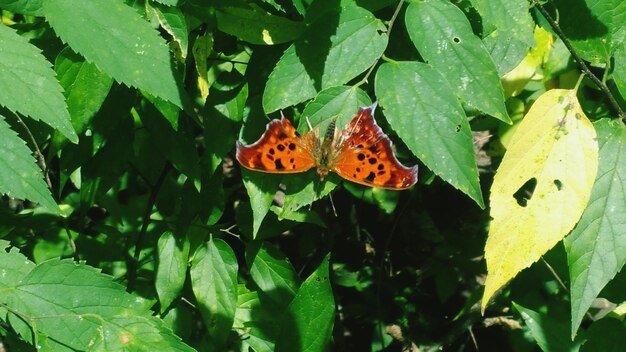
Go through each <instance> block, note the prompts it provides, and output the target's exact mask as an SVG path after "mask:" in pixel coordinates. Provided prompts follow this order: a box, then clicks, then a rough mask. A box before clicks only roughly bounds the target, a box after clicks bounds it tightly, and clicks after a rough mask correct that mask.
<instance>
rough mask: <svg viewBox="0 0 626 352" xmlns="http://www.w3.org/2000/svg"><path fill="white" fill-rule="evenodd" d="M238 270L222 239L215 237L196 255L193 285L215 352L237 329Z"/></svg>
mask: <svg viewBox="0 0 626 352" xmlns="http://www.w3.org/2000/svg"><path fill="white" fill-rule="evenodd" d="M211 237H212V236H211ZM237 268H238V266H237V258H236V257H235V253H233V250H232V249H231V248H230V246H229V245H228V244H227V243H226V242H224V241H223V240H221V239H215V238H213V237H212V238H211V240H209V241H208V242H207V243H206V244H204V245H202V246H200V247H198V249H197V250H196V252H195V253H194V255H193V260H192V263H191V286H192V289H193V293H194V295H195V296H196V300H197V301H198V306H199V309H200V313H201V314H202V318H203V320H204V323H205V324H206V327H207V330H208V334H209V338H210V339H211V347H212V350H215V351H219V350H220V347H223V345H224V343H225V342H226V341H227V338H228V332H229V331H230V329H231V328H232V326H233V321H234V318H235V309H236V308H237Z"/></svg>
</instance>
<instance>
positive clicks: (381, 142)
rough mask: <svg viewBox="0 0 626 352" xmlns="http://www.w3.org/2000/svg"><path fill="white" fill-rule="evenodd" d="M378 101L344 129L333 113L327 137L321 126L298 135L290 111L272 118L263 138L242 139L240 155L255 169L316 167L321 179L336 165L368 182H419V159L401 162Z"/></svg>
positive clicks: (384, 185) (336, 168)
mask: <svg viewBox="0 0 626 352" xmlns="http://www.w3.org/2000/svg"><path fill="white" fill-rule="evenodd" d="M376 105H377V103H374V104H373V105H371V106H368V107H362V108H359V111H358V112H357V114H356V116H354V118H353V119H352V121H351V122H350V124H348V126H346V128H344V129H343V130H337V129H335V119H333V120H332V121H331V122H330V124H329V125H328V128H327V129H326V134H325V135H324V139H323V140H321V138H320V133H319V128H316V129H312V130H311V131H309V132H307V133H305V134H303V135H298V134H297V132H296V129H295V127H294V126H293V125H292V124H291V122H289V120H287V119H286V118H285V117H284V116H283V117H282V118H281V119H280V120H272V121H270V123H268V124H267V128H266V130H265V133H263V135H262V136H261V138H260V139H259V140H258V141H256V142H254V143H252V144H250V145H243V144H241V143H240V142H237V161H239V163H240V164H241V165H242V166H244V167H246V168H248V169H251V170H255V171H262V172H270V173H296V172H304V171H307V170H309V169H311V168H313V167H315V168H317V173H318V174H319V176H320V179H321V180H324V178H325V177H326V176H327V175H328V173H329V172H331V171H333V172H336V173H337V174H339V176H341V177H343V178H345V179H347V180H350V181H352V182H356V183H360V184H363V185H366V186H371V187H380V188H387V189H395V190H400V189H405V188H409V187H411V186H413V185H414V184H415V183H416V182H417V165H415V166H413V167H411V168H408V167H405V166H404V165H402V164H400V162H399V161H398V159H397V158H396V156H395V155H394V153H393V150H392V149H391V140H389V137H387V135H386V134H384V133H383V131H382V130H381V129H380V127H378V125H377V124H376V121H374V116H373V114H374V109H376Z"/></svg>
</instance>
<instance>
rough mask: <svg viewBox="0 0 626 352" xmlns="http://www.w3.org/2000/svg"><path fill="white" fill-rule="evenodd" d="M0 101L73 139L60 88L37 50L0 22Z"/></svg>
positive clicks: (73, 133) (74, 136)
mask: <svg viewBox="0 0 626 352" xmlns="http://www.w3.org/2000/svg"><path fill="white" fill-rule="evenodd" d="M0 42H1V43H2V45H0V92H2V94H0V105H2V106H4V107H6V108H7V109H9V110H11V111H13V112H16V113H19V114H23V115H26V116H29V117H31V118H33V119H35V120H41V121H43V122H45V123H46V124H48V125H50V126H51V127H52V128H54V129H56V130H59V132H61V133H63V135H64V136H65V137H67V139H69V140H70V141H72V142H74V143H76V142H78V136H77V135H76V132H75V131H74V128H73V127H72V123H71V119H70V115H69V113H68V112H67V105H66V104H65V98H64V97H63V89H62V88H61V86H60V85H59V82H58V81H57V79H56V77H55V74H54V71H53V70H52V68H51V67H50V66H51V65H50V63H49V62H48V61H46V58H45V57H44V56H43V55H42V54H41V51H40V50H39V49H38V48H37V47H35V46H33V45H31V44H30V43H28V40H26V38H24V37H22V36H20V35H18V34H17V33H15V31H13V29H11V28H9V27H7V26H5V25H2V24H0Z"/></svg>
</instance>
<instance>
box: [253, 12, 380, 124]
mask: <svg viewBox="0 0 626 352" xmlns="http://www.w3.org/2000/svg"><path fill="white" fill-rule="evenodd" d="M314 6H315V4H314ZM318 6H319V7H318V8H317V9H318V10H319V9H320V8H322V9H321V10H319V11H309V12H308V15H307V16H308V17H307V19H306V22H307V29H306V30H305V32H304V34H303V35H302V36H301V37H300V38H299V39H298V40H297V41H296V42H295V43H294V44H292V45H291V46H290V47H289V48H287V50H286V51H285V53H284V54H283V56H282V57H281V59H280V60H279V61H278V63H277V64H276V67H275V68H274V71H273V72H272V73H271V74H270V76H269V78H268V81H267V85H266V86H265V91H264V93H263V108H264V109H265V111H266V112H268V113H269V112H273V111H276V110H278V109H281V108H285V107H288V106H291V105H295V104H298V103H300V102H303V101H305V100H307V99H311V98H313V97H315V95H316V94H317V93H318V92H319V91H321V90H323V89H326V88H329V87H333V86H338V85H342V84H345V83H346V82H348V81H349V80H351V79H353V78H354V77H356V76H357V75H359V74H360V73H362V72H364V71H365V70H367V69H368V68H369V67H370V66H371V65H372V64H373V63H374V62H375V61H376V60H377V59H378V58H379V57H380V55H381V54H382V53H383V51H384V50H385V47H386V46H387V39H388V38H387V35H386V34H383V33H382V32H384V31H385V27H384V26H383V24H382V23H381V21H380V20H378V19H377V18H376V17H374V16H373V15H372V14H371V13H370V12H368V11H367V10H365V9H363V8H361V7H358V6H356V5H355V4H354V3H353V2H351V1H345V0H344V1H343V2H342V3H341V5H340V6H339V8H333V7H330V6H327V7H322V6H323V5H318Z"/></svg>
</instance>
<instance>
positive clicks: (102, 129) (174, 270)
mask: <svg viewBox="0 0 626 352" xmlns="http://www.w3.org/2000/svg"><path fill="white" fill-rule="evenodd" d="M540 3H541V4H543V5H542V6H543V8H545V11H546V13H547V14H548V15H550V16H551V17H552V18H556V19H558V22H559V25H560V28H561V29H562V31H563V33H559V32H558V29H557V27H556V26H555V24H554V23H551V22H550V21H549V20H548V19H546V15H545V14H544V13H543V12H542V11H540V8H539V7H538V5H537V1H535V0H529V1H526V0H512V1H506V0H466V1H448V0H423V1H422V0H410V1H406V2H404V1H393V0H331V1H328V0H293V1H289V0H280V1H279V0H254V1H242V0H234V1H230V0H216V1H208V2H207V1H203V0H185V1H182V0H126V1H121V0H90V1H85V0H46V1H42V0H28V1H26V0H0V16H1V22H2V23H0V43H1V44H0V82H1V83H0V141H1V143H0V238H1V239H2V240H1V241H0V248H1V249H2V250H0V273H2V275H0V323H1V325H2V328H0V340H1V341H2V344H3V345H4V347H5V348H6V349H7V350H8V351H35V350H40V351H113V350H115V351H117V350H125V351H194V350H196V351H246V352H247V351H255V352H262V351H275V350H278V351H311V352H315V351H320V352H321V351H330V350H354V351H369V350H372V351H382V350H385V351H401V350H411V349H412V348H419V350H421V351H435V350H446V351H465V350H479V351H491V350H494V351H501V350H513V351H531V350H537V349H541V350H543V351H620V350H622V349H623V346H624V338H623V336H625V334H624V332H625V331H626V326H625V325H624V314H625V313H624V312H626V309H625V307H626V305H624V304H623V303H622V302H624V301H626V296H625V294H624V292H626V290H625V289H624V288H625V287H626V274H624V272H623V270H622V268H623V266H624V264H625V263H626V255H625V254H624V253H626V251H624V248H626V237H625V235H624V233H626V220H625V219H626V204H625V202H624V199H625V198H626V194H624V193H625V192H624V189H626V184H624V180H625V179H626V175H625V173H626V166H625V165H626V161H625V160H624V158H623V157H622V153H623V152H624V151H623V150H622V149H623V148H622V146H623V145H624V143H626V141H624V138H625V136H626V134H625V133H626V132H625V131H626V129H625V128H626V127H624V120H625V117H624V116H623V112H622V110H623V109H624V107H626V104H625V103H624V102H625V101H626V5H625V3H624V2H623V1H621V0H578V1H573V2H572V1H566V0H552V1H541V2H540ZM563 38H565V40H568V41H569V42H571V45H572V47H573V50H572V49H571V48H568V47H567V46H566V45H565V43H564V39H563ZM576 55H578V56H580V57H581V58H582V60H583V62H584V63H586V64H587V66H588V68H589V70H590V71H589V72H588V73H586V76H585V78H584V79H582V80H579V77H580V76H581V72H582V70H581V69H580V68H579V67H578V66H577V65H576V63H575V61H574V57H575V56H576ZM589 75H595V77H598V78H599V80H598V82H600V84H602V82H605V83H606V87H602V86H598V85H597V83H596V82H594V81H592V80H591V79H590V76H589ZM577 81H578V83H577ZM553 88H560V89H569V90H572V92H574V91H577V94H576V97H577V99H578V101H579V102H580V105H581V107H582V111H583V112H584V114H585V115H586V116H587V117H588V118H589V119H590V120H591V121H593V129H595V131H596V134H597V143H598V147H599V157H598V159H597V160H598V162H599V166H598V172H597V177H596V180H595V184H594V185H593V188H590V189H587V190H582V191H590V192H591V197H590V200H589V202H588V203H587V205H586V208H585V210H584V212H583V214H582V216H580V219H579V221H578V223H577V225H576V227H575V228H574V229H573V230H572V231H571V234H569V236H567V237H565V240H564V241H563V242H562V244H561V242H559V244H558V245H556V246H555V247H554V248H552V249H551V250H549V251H548V252H547V253H546V254H545V255H544V256H543V259H542V260H540V261H538V262H537V263H535V264H533V265H532V266H531V267H530V268H528V269H525V270H522V271H521V272H519V274H517V276H516V277H515V278H514V279H513V280H512V281H511V282H510V283H509V284H508V285H507V286H504V287H503V288H502V289H501V290H500V291H499V293H498V294H496V296H495V298H494V300H493V301H491V302H490V304H489V305H487V307H486V311H485V312H484V315H483V314H481V311H480V301H481V296H482V295H483V288H484V286H483V285H484V282H485V275H489V273H488V272H487V271H486V269H485V261H484V247H485V243H486V238H487V234H488V231H489V229H490V227H491V228H493V226H492V225H493V223H492V215H493V213H490V211H493V210H494V209H493V204H492V203H491V202H490V198H492V199H493V197H490V196H489V189H490V188H491V184H492V182H493V179H494V175H495V173H496V171H502V170H501V169H499V168H500V164H501V160H502V158H503V155H504V154H505V153H506V150H507V148H509V150H511V149H513V148H511V145H514V144H515V143H517V142H519V141H520V139H521V137H520V136H519V135H517V136H516V134H515V131H516V130H517V129H518V127H519V125H520V121H523V120H524V116H525V115H526V112H527V111H529V109H530V108H531V106H533V104H534V103H535V101H537V100H538V99H539V98H540V97H541V96H544V93H545V92H546V91H549V90H551V89H553ZM374 102H377V103H378V104H377V108H376V111H375V118H376V120H377V123H378V124H379V125H380V127H381V129H382V130H383V131H384V132H385V133H386V134H387V135H388V136H389V137H390V139H391V140H392V141H393V147H394V153H395V154H396V156H397V158H398V159H399V160H400V162H401V163H402V164H404V165H407V166H412V165H416V164H418V165H419V181H418V184H417V185H416V186H414V187H412V188H411V189H409V190H406V191H401V192H398V191H393V190H386V189H372V188H367V187H364V186H361V185H359V184H355V183H351V182H349V181H345V180H342V179H341V178H340V177H339V176H338V175H336V174H334V173H331V174H330V175H328V176H327V177H326V178H325V179H324V180H323V181H322V180H320V178H319V176H318V175H317V173H316V172H315V170H309V171H308V172H305V173H301V174H283V175H278V174H268V173H261V172H256V171H251V170H248V169H243V168H241V167H240V166H239V165H238V163H237V161H236V159H235V158H234V156H235V153H234V150H235V145H236V142H237V141H240V142H242V143H246V144H249V143H252V142H254V141H256V140H258V139H259V136H260V135H261V134H262V133H263V132H264V131H265V126H266V124H267V123H268V121H269V120H270V119H273V118H280V117H281V114H283V115H284V116H285V117H286V118H288V119H290V120H291V121H292V122H293V124H294V126H297V130H298V133H300V134H304V133H306V132H307V131H309V129H310V126H309V123H310V124H311V125H312V127H317V126H319V127H320V130H321V131H322V134H323V133H324V131H325V130H326V128H327V126H328V124H329V123H330V121H332V120H333V119H336V123H337V127H339V128H343V127H344V126H346V125H347V124H348V123H349V122H350V121H351V119H352V118H353V116H354V115H355V112H356V111H357V108H358V107H361V106H371V105H372V104H373V103H374ZM554 106H556V105H554V104H552V103H550V104H549V106H546V108H547V109H551V108H554ZM568 109H569V107H566V108H565V110H566V111H569V115H568V116H570V117H571V118H573V119H576V112H573V111H571V109H570V110H568ZM561 110H563V109H561ZM557 112H558V113H560V111H557ZM580 117H581V114H579V115H578V120H580ZM527 121H528V120H527ZM561 127H566V126H565V120H563V124H562V125H561V124H559V123H557V125H556V126H553V128H551V131H553V132H554V130H556V131H557V133H556V135H559V133H558V132H559V131H560V130H559V128H561ZM589 128H590V129H591V127H589ZM593 129H591V131H593ZM547 132H549V131H547V130H545V131H544V130H541V129H539V130H538V131H537V132H533V133H530V135H528V132H526V135H525V137H524V138H527V139H528V140H530V141H531V142H529V144H528V145H530V146H532V145H533V143H532V138H534V137H537V138H547V137H546V136H547ZM548 144H549V143H548ZM534 145H536V144H534ZM577 151H578V149H577V147H576V146H570V147H569V148H568V150H567V152H568V153H572V155H575V153H576V152H577ZM528 154H529V155H530V154H531V153H530V151H529V153H528ZM563 155H569V154H567V153H564V154H563ZM509 156H510V155H509ZM539 159H540V158H539ZM594 159H595V158H594ZM513 164H515V163H513ZM547 166H548V167H550V166H551V165H547ZM552 166H553V165H552ZM551 170H554V169H551ZM556 171H558V170H556ZM590 174H591V173H590ZM574 176H575V175H574ZM529 181H530V180H529ZM556 181H560V180H554V182H553V183H554V185H555V187H556V188H558V187H559V182H556ZM503 182H504V183H505V184H506V182H507V180H504V181H503ZM450 186H452V187H450ZM561 186H563V184H561ZM590 187H591V186H590ZM568 191H569V190H568ZM491 192H492V196H493V193H495V192H497V190H491ZM555 192H557V191H555ZM557 193H558V192H557ZM562 193H564V192H562ZM583 193H584V192H583ZM537 194H539V192H538V193H537ZM537 194H535V195H537ZM330 195H332V199H330V197H329V196H330ZM504 197H505V198H506V199H508V200H509V201H512V199H515V201H516V204H517V205H519V206H520V207H525V206H523V205H522V204H524V202H527V201H528V200H530V199H531V198H532V197H533V189H532V182H531V183H530V184H526V185H525V186H523V187H521V188H519V190H518V191H517V192H516V193H515V194H504ZM514 205H515V204H514ZM517 205H516V206H517ZM572 206H573V204H562V205H561V206H559V207H558V208H559V209H568V210H569V209H571V208H572ZM583 206H584V204H583ZM483 208H484V209H483ZM545 213H546V215H549V216H550V217H551V218H552V219H555V221H554V222H555V223H557V222H558V221H560V220H562V218H563V216H564V215H563V214H560V213H559V212H558V209H546V210H545ZM562 213H564V211H563V212H562ZM510 215H511V216H513V218H518V219H519V218H520V216H521V215H522V213H521V211H520V212H519V213H517V214H510ZM524 225H525V224H520V225H519V227H520V228H518V229H512V230H511V234H510V237H507V236H505V237H506V239H507V240H509V239H510V238H514V237H516V236H518V235H519V234H520V233H530V234H531V235H535V236H540V235H541V231H537V230H534V229H531V228H530V226H525V227H524ZM521 227H523V228H521ZM505 235H506V234H505ZM560 235H563V236H565V235H566V234H565V233H563V234H560ZM490 238H491V236H490ZM529 238H533V237H532V236H529ZM531 242H532V241H531ZM507 243H508V242H507ZM507 243H504V244H507ZM525 246H526V247H528V248H536V247H537V243H527V244H525ZM526 247H525V248H526ZM520 249H521V247H515V248H512V249H511V250H512V251H514V252H515V251H517V252H518V253H520ZM490 259H491V258H490ZM504 259H506V258H504ZM483 303H485V304H487V302H483Z"/></svg>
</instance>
